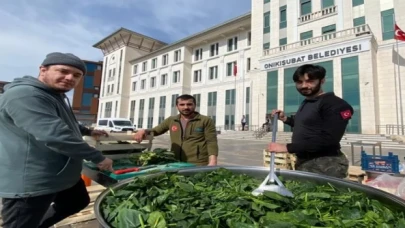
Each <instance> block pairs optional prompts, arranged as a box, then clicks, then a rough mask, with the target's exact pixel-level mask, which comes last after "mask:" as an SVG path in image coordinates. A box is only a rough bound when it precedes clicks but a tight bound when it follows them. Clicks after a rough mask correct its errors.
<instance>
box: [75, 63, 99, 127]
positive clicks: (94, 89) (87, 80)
mask: <svg viewBox="0 0 405 228" xmlns="http://www.w3.org/2000/svg"><path fill="white" fill-rule="evenodd" d="M83 62H84V63H85V64H86V67H87V73H86V75H84V77H83V80H81V81H80V83H79V85H77V86H76V87H75V89H74V92H73V102H72V109H73V113H74V114H75V116H76V119H77V120H78V121H80V122H81V123H83V124H86V125H89V126H90V125H91V124H93V123H96V121H97V112H98V103H99V96H100V86H101V72H102V68H103V62H101V61H100V62H93V61H88V60H83Z"/></svg>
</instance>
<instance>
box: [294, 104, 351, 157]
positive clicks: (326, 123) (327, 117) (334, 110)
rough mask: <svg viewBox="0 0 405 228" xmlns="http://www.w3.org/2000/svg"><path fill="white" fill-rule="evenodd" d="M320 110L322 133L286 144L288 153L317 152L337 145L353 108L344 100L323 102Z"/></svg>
mask: <svg viewBox="0 0 405 228" xmlns="http://www.w3.org/2000/svg"><path fill="white" fill-rule="evenodd" d="M320 111H321V116H322V119H323V127H322V134H321V135H320V136H317V137H309V138H308V140H306V141H305V142H301V143H289V144H287V151H288V152H289V153H294V154H300V153H303V152H308V153H317V152H322V151H327V150H329V149H330V148H331V147H333V146H335V145H339V143H340V140H341V139H342V136H343V135H344V133H345V131H346V127H347V125H348V123H349V120H350V119H351V116H352V115H353V113H354V111H353V108H352V107H351V106H350V105H349V104H347V103H346V102H344V103H343V102H342V103H341V104H338V105H335V104H331V103H324V104H323V105H322V107H321V110H320Z"/></svg>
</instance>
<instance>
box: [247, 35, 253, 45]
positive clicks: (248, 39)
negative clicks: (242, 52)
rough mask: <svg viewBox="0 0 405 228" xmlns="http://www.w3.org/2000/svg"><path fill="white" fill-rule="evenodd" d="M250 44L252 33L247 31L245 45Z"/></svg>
mask: <svg viewBox="0 0 405 228" xmlns="http://www.w3.org/2000/svg"><path fill="white" fill-rule="evenodd" d="M251 44H252V33H251V32H248V33H247V46H250V45H251Z"/></svg>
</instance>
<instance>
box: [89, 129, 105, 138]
mask: <svg viewBox="0 0 405 228" xmlns="http://www.w3.org/2000/svg"><path fill="white" fill-rule="evenodd" d="M90 136H92V137H94V138H98V137H100V136H106V137H108V133H107V132H106V131H104V130H92V131H91V134H90Z"/></svg>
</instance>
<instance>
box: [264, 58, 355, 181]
mask: <svg viewBox="0 0 405 228" xmlns="http://www.w3.org/2000/svg"><path fill="white" fill-rule="evenodd" d="M325 75H326V70H325V69H324V68H323V67H321V66H318V65H311V64H306V65H302V66H300V67H299V68H298V69H297V70H296V71H295V73H294V75H293V80H294V82H295V85H296V88H297V90H298V92H299V93H300V94H301V95H303V96H304V97H305V99H304V101H303V102H302V103H301V105H300V107H299V109H298V111H297V113H296V114H295V116H294V117H287V116H286V115H285V113H284V112H283V111H282V110H273V111H272V115H274V114H275V113H278V114H279V115H278V119H279V120H280V121H282V122H284V124H287V125H289V126H291V127H293V135H292V140H291V143H288V144H286V145H285V144H279V143H270V144H269V145H268V150H269V151H274V152H279V153H282V152H288V153H292V154H295V155H296V157H297V162H296V165H295V169H296V170H301V171H306V172H313V173H318V174H323V175H328V176H333V177H337V178H346V177H347V171H348V167H349V161H348V159H347V157H346V155H345V154H343V153H342V152H341V151H340V148H341V147H340V140H341V139H342V137H343V134H344V133H345V130H346V126H347V125H348V122H349V120H350V119H351V117H352V115H353V108H352V106H350V105H349V104H348V103H347V102H346V101H344V100H343V99H341V98H340V97H337V96H336V95H335V94H334V93H333V92H327V93H326V92H324V91H323V90H322V85H323V84H324V83H325Z"/></svg>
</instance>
